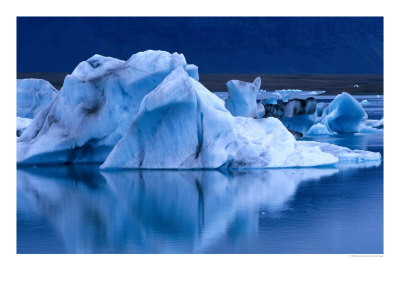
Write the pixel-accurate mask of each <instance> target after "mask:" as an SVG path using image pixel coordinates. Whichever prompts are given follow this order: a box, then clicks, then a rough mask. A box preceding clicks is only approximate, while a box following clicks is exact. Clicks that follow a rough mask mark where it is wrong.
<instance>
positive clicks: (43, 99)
mask: <svg viewBox="0 0 400 300" xmlns="http://www.w3.org/2000/svg"><path fill="white" fill-rule="evenodd" d="M57 95H58V90H57V89H56V88H55V87H53V86H52V85H51V84H50V83H49V82H47V81H46V80H43V79H33V78H31V79H17V116H19V117H22V118H30V119H33V118H35V117H36V116H37V114H38V113H39V112H40V111H41V110H42V109H43V108H44V107H45V106H46V105H48V104H49V103H50V102H51V101H52V100H53V99H54V98H55V97H57Z"/></svg>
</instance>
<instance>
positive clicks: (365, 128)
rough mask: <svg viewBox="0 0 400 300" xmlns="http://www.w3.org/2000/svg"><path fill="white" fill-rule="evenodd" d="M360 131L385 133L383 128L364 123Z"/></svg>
mask: <svg viewBox="0 0 400 300" xmlns="http://www.w3.org/2000/svg"><path fill="white" fill-rule="evenodd" d="M359 133H383V129H382V128H375V127H372V126H368V125H365V124H364V125H362V126H361V128H360V131H359Z"/></svg>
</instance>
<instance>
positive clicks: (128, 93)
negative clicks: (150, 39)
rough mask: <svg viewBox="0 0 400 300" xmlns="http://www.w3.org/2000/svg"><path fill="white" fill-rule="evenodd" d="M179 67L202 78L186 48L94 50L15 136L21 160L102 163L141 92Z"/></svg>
mask: <svg viewBox="0 0 400 300" xmlns="http://www.w3.org/2000/svg"><path fill="white" fill-rule="evenodd" d="M177 67H182V68H184V69H185V70H186V71H187V72H188V74H189V75H190V76H192V77H193V78H195V79H198V78H199V76H198V72H197V67H196V66H194V65H188V64H187V63H186V60H185V57H184V56H183V55H182V54H177V53H173V54H170V53H168V52H165V51H152V50H148V51H144V52H139V53H136V54H134V55H133V56H132V57H131V58H129V59H128V60H127V61H122V60H119V59H115V58H111V57H104V56H101V55H94V56H93V57H91V58H89V59H88V60H87V61H83V62H81V63H80V64H79V65H78V66H77V67H76V68H75V70H74V71H73V72H72V74H71V75H68V76H67V77H66V78H65V81H64V85H63V87H62V88H61V90H60V92H59V94H58V95H57V97H56V98H55V99H53V100H52V101H51V102H50V103H49V104H48V105H47V106H46V107H45V108H43V109H42V110H41V111H40V113H39V114H38V115H37V116H36V118H35V119H34V121H33V122H32V123H31V125H30V126H29V127H28V128H27V129H26V130H25V131H24V132H23V133H22V135H21V136H20V137H19V138H18V140H17V142H18V143H17V163H18V164H60V163H102V162H104V160H105V159H106V157H107V155H108V154H109V153H110V151H111V150H112V148H113V147H114V146H115V144H116V143H117V142H118V141H119V140H120V139H121V137H122V136H123V134H124V133H125V132H126V130H127V129H128V127H129V125H130V124H131V123H132V120H133V119H134V117H135V115H136V113H137V111H138V109H139V106H140V102H141V101H142V99H143V97H144V96H146V94H148V93H149V92H150V91H152V90H153V89H154V88H156V87H157V85H158V84H159V83H160V82H161V81H162V80H163V79H164V78H165V77H166V76H167V75H168V74H169V73H170V72H172V71H173V70H174V69H176V68H177Z"/></svg>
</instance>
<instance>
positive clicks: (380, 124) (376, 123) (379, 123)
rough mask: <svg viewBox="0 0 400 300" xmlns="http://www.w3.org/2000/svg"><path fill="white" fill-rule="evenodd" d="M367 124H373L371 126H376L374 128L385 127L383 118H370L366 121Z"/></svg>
mask: <svg viewBox="0 0 400 300" xmlns="http://www.w3.org/2000/svg"><path fill="white" fill-rule="evenodd" d="M365 125H367V126H371V127H374V128H380V127H383V118H382V119H380V120H370V119H368V120H366V121H365Z"/></svg>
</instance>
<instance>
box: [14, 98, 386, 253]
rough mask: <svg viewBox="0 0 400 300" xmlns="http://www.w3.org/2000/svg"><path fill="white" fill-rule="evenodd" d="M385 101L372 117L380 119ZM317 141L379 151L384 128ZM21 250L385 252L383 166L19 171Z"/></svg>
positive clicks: (380, 150) (18, 235)
mask: <svg viewBox="0 0 400 300" xmlns="http://www.w3.org/2000/svg"><path fill="white" fill-rule="evenodd" d="M382 100H383V99H382ZM382 100H381V99H379V100H376V101H381V102H380V103H379V102H377V103H378V104H380V105H377V108H376V109H372V106H371V112H373V114H374V116H375V117H373V118H376V119H378V118H381V117H382V105H381V104H382V103H383V101H382ZM316 140H319V141H327V142H331V143H335V144H338V145H342V146H346V147H349V148H352V149H364V150H370V151H379V152H381V154H383V135H382V134H367V135H365V134H364V135H358V134H356V135H353V134H347V135H337V136H334V137H321V138H317V139H316ZM17 252H18V253H363V254H367V253H368V254H370V253H374V254H375V253H383V162H382V163H380V162H378V163H372V164H354V165H339V166H336V167H329V168H297V169H270V170H247V171H231V172H220V171H118V172H100V171H99V169H98V166H97V165H81V166H58V167H36V168H19V169H18V170H17Z"/></svg>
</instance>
